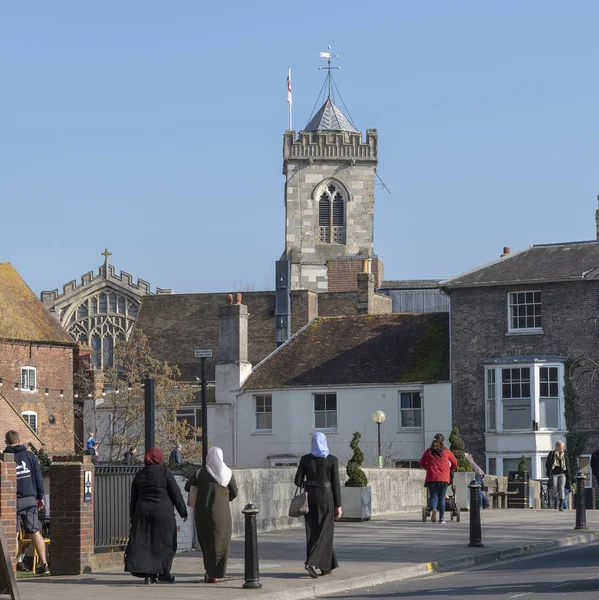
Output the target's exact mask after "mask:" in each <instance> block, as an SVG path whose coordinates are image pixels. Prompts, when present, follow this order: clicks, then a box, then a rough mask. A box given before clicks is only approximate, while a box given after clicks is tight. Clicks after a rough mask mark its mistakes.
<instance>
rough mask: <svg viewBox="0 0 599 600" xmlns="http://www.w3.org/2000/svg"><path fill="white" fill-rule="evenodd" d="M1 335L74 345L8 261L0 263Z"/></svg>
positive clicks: (9, 337)
mask: <svg viewBox="0 0 599 600" xmlns="http://www.w3.org/2000/svg"><path fill="white" fill-rule="evenodd" d="M0 339H10V340H23V341H26V342H44V343H54V344H69V345H72V346H74V345H75V342H74V340H73V338H72V337H71V336H70V335H69V334H68V333H67V332H66V331H65V330H64V329H63V328H62V326H61V325H60V323H59V322H58V321H57V320H56V319H55V318H54V317H53V316H52V315H51V314H50V313H49V312H48V311H47V310H46V309H45V307H44V305H43V304H42V303H41V301H40V300H39V299H38V297H37V296H36V295H35V294H34V293H33V292H32V291H31V289H30V288H29V286H28V285H27V284H26V283H25V282H24V281H23V279H21V276H20V275H19V274H18V273H17V271H16V269H15V268H14V267H13V266H12V265H11V264H10V263H0Z"/></svg>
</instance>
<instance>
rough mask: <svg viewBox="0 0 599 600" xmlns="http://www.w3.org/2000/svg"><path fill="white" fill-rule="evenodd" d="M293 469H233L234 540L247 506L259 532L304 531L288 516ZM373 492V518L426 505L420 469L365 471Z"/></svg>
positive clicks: (300, 521) (342, 472)
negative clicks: (252, 506) (251, 506)
mask: <svg viewBox="0 0 599 600" xmlns="http://www.w3.org/2000/svg"><path fill="white" fill-rule="evenodd" d="M295 471H296V470H295V469H294V468H290V469H287V468H281V467H274V468H263V469H235V470H234V474H235V480H236V482H237V486H238V488H239V496H238V497H237V499H236V500H234V501H233V502H232V503H231V514H232V517H233V536H242V535H243V533H244V517H243V514H242V513H241V511H242V509H243V507H244V506H245V505H246V504H248V503H250V502H251V503H253V504H255V505H256V506H257V507H258V509H259V510H260V513H259V514H258V516H257V517H256V520H257V525H258V531H259V532H260V531H272V530H273V529H288V528H291V527H303V525H304V521H303V519H291V518H289V517H288V516H287V511H288V509H289V503H290V502H291V498H292V497H293V494H294V492H295V486H294V484H293V478H294V476H295ZM364 472H365V473H366V476H367V477H368V485H369V486H370V487H371V488H372V514H373V515H380V514H389V513H398V512H408V511H415V510H420V508H421V507H422V506H423V504H424V502H425V497H426V496H425V494H424V475H425V472H424V471H423V470H420V469H364ZM339 476H340V480H341V485H343V483H344V482H345V481H346V479H347V476H346V473H345V469H342V470H340V472H339Z"/></svg>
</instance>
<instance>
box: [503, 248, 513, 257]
mask: <svg viewBox="0 0 599 600" xmlns="http://www.w3.org/2000/svg"><path fill="white" fill-rule="evenodd" d="M510 252H511V250H510V248H509V247H508V246H504V247H503V254H502V255H501V256H505V255H506V254H509V253H510Z"/></svg>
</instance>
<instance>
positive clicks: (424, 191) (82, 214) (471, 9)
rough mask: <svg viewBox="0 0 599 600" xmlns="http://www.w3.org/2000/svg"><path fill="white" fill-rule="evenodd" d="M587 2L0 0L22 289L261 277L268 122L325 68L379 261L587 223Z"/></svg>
mask: <svg viewBox="0 0 599 600" xmlns="http://www.w3.org/2000/svg"><path fill="white" fill-rule="evenodd" d="M598 22H599V4H598V3H596V2H591V1H590V0H586V1H581V2H577V3H569V4H564V3H561V2H557V1H543V2H541V1H540V0H534V1H530V2H526V3H523V2H520V3H516V2H510V3H505V2H504V3H489V2H485V3H481V2H474V1H461V2H454V3H448V2H441V1H437V2H407V1H403V0H402V1H397V0H396V1H390V0H389V1H385V2H382V1H378V2H377V1H373V2H370V3H367V2H364V1H363V0H361V1H354V0H345V1H344V2H335V1H330V2H326V3H325V2H323V3H316V2H307V3H298V2H293V3H283V2H274V1H272V2H271V1H260V0H256V1H254V2H251V3H250V2H240V1H238V0H234V1H230V2H227V3H224V2H221V3H212V2H211V3H208V2H198V1H183V0H179V1H178V2H158V1H150V0H144V1H141V0H128V1H127V2H122V1H121V2H116V1H114V0H105V1H104V2H101V3H99V2H97V3H87V2H86V3H84V2H75V1H66V0H63V1H60V2H42V1H40V0H38V1H37V2H18V3H17V2H15V3H3V6H2V7H1V8H0V73H1V78H2V79H1V84H0V115H1V116H0V119H1V122H2V126H1V129H0V132H1V133H0V165H1V167H0V199H1V202H2V211H1V213H0V214H1V220H2V225H1V232H2V234H1V236H0V261H10V262H12V263H13V264H14V265H15V267H17V269H18V270H19V271H20V272H21V274H22V275H23V277H24V278H25V279H26V281H27V282H28V283H29V285H30V286H31V287H32V289H33V290H34V291H35V292H36V293H39V292H40V291H41V290H43V289H53V288H55V287H59V288H60V286H61V285H62V284H63V283H65V282H67V281H69V280H71V279H78V278H79V277H80V275H81V274H82V273H84V272H86V271H89V270H92V269H97V267H98V265H100V264H101V262H102V260H103V259H102V257H101V256H100V252H101V251H102V250H103V249H104V247H105V246H108V247H109V248H110V249H111V250H112V252H113V253H114V254H113V256H112V262H113V263H114V264H115V266H116V267H117V269H124V270H126V271H128V272H130V273H131V274H133V276H134V277H141V278H143V279H146V280H148V281H150V282H151V283H152V285H153V286H156V285H157V286H160V287H172V288H174V289H175V291H177V292H205V291H234V288H235V287H240V286H241V285H253V286H255V287H256V288H258V289H262V288H265V287H273V281H274V261H275V260H276V259H277V258H279V256H280V254H281V252H282V251H283V248H284V207H283V184H284V178H283V175H282V174H281V168H282V137H283V132H284V130H285V128H286V127H287V125H288V107H287V103H286V84H285V78H286V75H287V66H288V65H291V66H292V69H293V91H294V125H295V128H296V129H299V128H300V127H303V126H304V125H305V124H306V122H307V120H308V117H309V115H310V112H311V110H312V107H313V105H314V102H315V100H316V97H317V94H318V91H319V89H320V86H321V83H322V79H323V73H322V72H319V71H318V68H317V67H318V65H319V64H322V61H321V60H319V58H318V52H319V51H321V50H325V49H326V47H327V45H328V44H331V45H332V47H333V52H336V53H338V54H340V60H339V64H340V65H341V67H342V68H341V70H340V71H339V72H338V74H337V76H336V81H337V85H338V86H339V89H340V90H341V93H342V95H343V99H344V100H345V103H346V105H347V107H348V108H349V111H350V113H351V115H352V117H353V119H354V121H355V122H356V125H357V126H358V128H359V129H361V130H362V131H364V130H365V129H366V128H370V127H375V128H377V129H378V132H379V157H380V162H379V170H378V172H379V175H380V176H381V177H382V179H383V180H384V182H385V183H386V185H387V186H388V188H389V189H390V190H391V194H388V193H387V192H386V191H384V190H377V196H376V204H375V251H376V253H377V254H378V255H379V256H380V257H382V259H383V261H384V263H385V278H386V279H411V278H430V277H447V276H450V275H453V274H456V273H459V272H461V271H463V270H466V269H469V268H472V267H474V266H476V265H478V264H481V263H484V262H487V261H488V260H491V259H494V258H496V257H497V256H498V255H499V254H500V252H501V250H502V248H503V246H510V247H511V248H512V249H513V250H515V249H518V248H522V247H524V246H527V245H529V244H532V243H543V242H557V241H569V240H580V239H594V238H595V224H594V211H595V209H596V207H597V200H596V197H597V194H598V193H599V177H598V176H597V175H598V173H599V170H598V168H597V150H598V140H599V110H598V108H597V105H598V101H599V77H598V68H597V63H598V60H597V59H598V53H599V51H598V50H597V45H596V39H597V23H598Z"/></svg>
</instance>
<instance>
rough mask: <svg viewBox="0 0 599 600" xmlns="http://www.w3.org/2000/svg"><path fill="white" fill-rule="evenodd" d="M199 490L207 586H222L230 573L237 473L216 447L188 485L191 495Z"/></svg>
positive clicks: (197, 508) (197, 506) (198, 518)
mask: <svg viewBox="0 0 599 600" xmlns="http://www.w3.org/2000/svg"><path fill="white" fill-rule="evenodd" d="M192 485H195V486H196V487H197V497H196V504H195V508H194V514H195V526H196V531H197V534H198V540H199V542H200V548H201V549H202V558H203V560H204V569H205V570H206V574H205V575H204V583H220V582H221V581H222V580H223V578H224V577H225V575H226V573H227V561H228V560H229V550H230V548H231V533H232V529H233V525H232V522H231V508H230V507H229V502H231V501H232V500H234V499H235V498H236V497H237V483H236V482H235V477H233V472H232V471H231V469H230V468H229V467H227V465H226V464H225V462H224V460H223V451H222V450H221V449H220V448H217V447H215V446H213V447H212V448H210V450H208V455H207V456H206V465H205V466H204V467H202V468H201V469H198V470H197V471H196V472H195V473H194V474H193V475H192V476H191V477H190V478H189V480H188V481H187V483H186V484H185V490H186V491H187V492H189V490H190V488H191V486H192Z"/></svg>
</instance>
